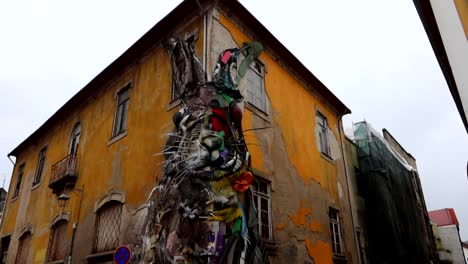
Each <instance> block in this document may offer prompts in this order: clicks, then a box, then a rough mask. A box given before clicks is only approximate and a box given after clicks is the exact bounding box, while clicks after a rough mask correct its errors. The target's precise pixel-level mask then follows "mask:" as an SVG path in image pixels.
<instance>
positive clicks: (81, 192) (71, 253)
mask: <svg viewBox="0 0 468 264" xmlns="http://www.w3.org/2000/svg"><path fill="white" fill-rule="evenodd" d="M73 191H79V192H80V204H79V205H78V218H77V220H76V222H75V223H73V233H72V238H71V243H70V256H68V264H71V263H72V257H73V244H74V243H75V234H76V229H77V228H78V222H79V221H80V214H81V204H82V202H83V192H84V185H83V186H82V187H81V189H72V192H73Z"/></svg>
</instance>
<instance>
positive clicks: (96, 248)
mask: <svg viewBox="0 0 468 264" xmlns="http://www.w3.org/2000/svg"><path fill="white" fill-rule="evenodd" d="M113 206H119V208H118V210H119V212H118V218H117V219H118V223H117V228H116V229H115V228H114V230H112V231H113V232H116V233H117V235H116V240H117V241H115V242H114V244H115V247H117V246H118V245H119V243H120V228H121V226H122V212H123V203H121V202H120V201H116V200H110V201H109V202H107V203H105V204H103V205H102V206H100V207H99V208H98V209H97V211H96V222H95V232H94V239H93V240H94V241H93V253H105V252H108V251H113V250H115V248H105V247H104V248H99V246H100V242H101V241H99V239H100V237H99V234H100V232H102V230H101V231H100V229H101V225H100V221H101V220H102V219H101V217H102V214H103V212H104V211H105V210H111V209H113V208H112V207H113Z"/></svg>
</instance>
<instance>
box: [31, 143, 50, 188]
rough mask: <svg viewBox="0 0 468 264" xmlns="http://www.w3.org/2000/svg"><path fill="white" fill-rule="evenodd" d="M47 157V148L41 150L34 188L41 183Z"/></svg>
mask: <svg viewBox="0 0 468 264" xmlns="http://www.w3.org/2000/svg"><path fill="white" fill-rule="evenodd" d="M46 155H47V146H45V147H42V148H41V150H39V157H38V159H37V168H36V174H35V175H34V180H33V183H32V185H33V186H34V185H37V184H39V183H40V182H41V178H42V173H43V172H44V164H45V159H46Z"/></svg>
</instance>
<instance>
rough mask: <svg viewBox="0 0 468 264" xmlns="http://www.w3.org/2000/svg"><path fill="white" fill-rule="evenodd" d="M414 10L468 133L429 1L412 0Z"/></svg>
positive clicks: (467, 121) (455, 85)
mask: <svg viewBox="0 0 468 264" xmlns="http://www.w3.org/2000/svg"><path fill="white" fill-rule="evenodd" d="M413 2H414V5H415V6H416V9H417V10H418V13H419V17H420V18H421V21H422V24H423V26H424V29H425V30H426V33H427V36H428V38H429V41H430V42H431V45H432V49H433V50H434V53H435V55H436V57H437V61H438V62H439V65H440V68H441V70H442V73H443V74H444V76H445V80H446V82H447V85H448V87H449V89H450V93H451V94H452V97H453V100H454V101H455V105H456V106H457V109H458V112H459V113H460V116H461V118H462V121H463V124H464V125H465V129H466V131H467V132H468V120H467V117H466V115H465V111H464V109H463V104H462V101H461V98H460V94H459V93H458V88H457V84H456V82H455V78H454V75H453V72H452V67H451V66H450V62H449V60H448V57H447V52H446V50H445V47H444V43H443V42H442V37H441V36H440V31H439V27H438V26H437V22H436V19H435V17H434V12H433V10H432V6H431V1H427V0H413Z"/></svg>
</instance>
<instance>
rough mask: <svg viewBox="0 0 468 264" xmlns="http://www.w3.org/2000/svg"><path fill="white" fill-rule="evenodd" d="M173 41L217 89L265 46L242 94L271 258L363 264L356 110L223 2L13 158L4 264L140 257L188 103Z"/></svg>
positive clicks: (142, 51)
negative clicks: (221, 60)
mask: <svg viewBox="0 0 468 264" xmlns="http://www.w3.org/2000/svg"><path fill="white" fill-rule="evenodd" d="M175 35H177V36H180V37H181V38H184V41H186V42H188V43H190V45H193V47H194V50H195V52H196V54H197V56H198V58H200V61H201V62H202V65H203V67H204V70H205V71H206V72H207V73H208V76H207V78H208V79H210V78H211V76H210V74H209V73H211V72H212V71H213V69H214V68H215V63H216V61H217V60H218V57H219V54H220V53H221V52H222V51H223V50H225V49H229V48H233V47H240V46H242V44H243V43H244V42H250V41H252V40H256V41H259V42H261V43H262V44H263V46H264V51H263V53H262V54H261V55H260V57H259V59H258V60H256V61H255V63H254V64H253V65H251V67H250V69H248V72H247V73H246V76H245V78H244V79H243V81H242V82H241V83H240V85H239V87H240V91H241V93H242V94H243V95H244V96H245V101H244V103H243V104H242V108H243V119H242V120H243V124H242V125H243V128H244V135H245V140H246V141H247V145H248V148H249V152H250V153H251V156H252V166H253V168H254V172H255V178H256V179H257V182H258V184H257V185H256V186H255V193H254V194H255V203H256V207H257V210H258V213H259V215H260V217H259V219H258V224H259V226H260V227H261V228H259V230H260V236H261V237H262V238H263V241H264V244H265V246H266V250H267V252H268V254H269V258H270V261H271V262H272V263H316V264H318V263H320V264H328V263H364V262H359V259H360V257H359V254H358V253H357V252H358V248H359V246H358V244H357V242H356V241H358V239H356V237H355V233H357V232H360V231H359V230H358V229H355V224H354V223H353V222H354V221H355V220H357V218H356V219H353V218H352V212H351V205H350V202H349V201H350V199H349V196H350V192H349V186H348V182H347V177H346V172H347V170H348V168H347V166H346V161H345V159H344V145H345V144H346V139H345V137H344V133H343V126H342V121H341V118H342V116H343V115H345V114H348V113H350V110H349V109H348V108H347V107H346V106H345V105H344V104H343V103H342V102H341V101H340V100H339V99H338V98H337V97H336V96H335V95H334V94H333V93H332V92H331V91H330V90H328V89H327V87H325V85H324V84H323V83H321V82H320V81H319V80H318V79H317V78H316V77H315V76H314V75H313V74H312V73H311V72H309V71H308V70H307V69H306V68H305V67H304V65H303V64H302V63H301V62H300V61H299V60H298V59H297V58H296V57H294V56H293V55H292V54H291V52H289V51H288V50H287V49H286V48H285V47H284V46H283V45H282V44H281V43H280V42H279V41H278V40H277V39H276V38H275V37H274V36H273V35H272V34H271V33H270V32H269V31H268V30H267V29H266V28H265V27H264V26H263V25H262V24H261V23H260V22H259V21H258V20H257V19H255V17H254V16H253V15H252V14H250V13H249V11H247V10H246V9H245V8H244V7H243V6H242V5H241V4H240V3H239V2H238V1H227V0H220V1H208V0H197V1H196V0H186V1H183V2H182V3H181V4H180V5H179V6H177V7H176V8H175V9H174V10H173V11H172V12H171V13H169V14H168V15H167V16H166V17H165V18H164V19H162V20H161V21H160V22H158V23H157V24H156V25H155V26H154V27H153V28H152V29H151V30H149V31H148V32H147V33H146V34H145V35H144V36H143V37H141V38H140V39H139V40H138V41H137V42H136V43H135V44H134V45H133V46H131V47H130V48H129V49H128V50H127V51H126V52H125V53H124V54H122V55H121V56H120V57H119V58H117V59H116V60H115V61H114V62H113V63H111V64H110V65H109V66H108V67H107V68H105V69H104V70H103V71H102V72H101V73H100V74H99V75H98V76H96V77H95V78H94V79H93V80H91V82H90V83H89V84H88V85H86V86H85V87H84V88H83V89H81V90H80V91H79V92H78V93H77V94H76V95H75V96H73V97H72V98H71V99H70V100H69V101H68V102H66V103H65V105H64V106H63V107H61V108H60V109H59V110H58V111H57V112H56V113H55V114H54V115H53V116H51V117H50V118H49V119H48V120H47V121H46V122H45V123H44V124H43V125H42V126H41V127H39V128H38V129H37V130H36V131H35V132H34V133H33V134H31V135H30V136H29V137H28V138H26V139H25V140H24V141H23V142H21V143H20V144H19V145H18V146H17V147H16V148H15V149H13V150H12V151H11V153H10V154H9V156H14V157H15V158H16V163H15V166H14V170H13V173H12V175H13V176H12V179H11V185H10V189H9V193H8V198H7V201H6V211H5V213H4V218H3V223H2V225H1V228H0V239H1V240H0V241H1V251H2V254H3V255H4V256H6V258H5V259H6V263H61V262H63V261H65V260H67V261H70V262H71V263H86V262H89V263H106V262H109V261H112V256H113V253H114V250H115V249H116V248H117V247H118V246H120V245H128V246H129V247H130V248H131V249H132V250H133V251H135V252H138V248H136V247H135V241H136V240H137V238H138V236H139V235H140V234H141V228H142V226H143V225H144V223H143V222H144V219H145V215H146V212H147V204H146V201H147V198H148V195H150V193H151V191H152V189H153V187H154V186H155V185H156V184H157V182H158V180H159V179H160V178H161V175H162V171H161V163H162V162H163V161H164V158H163V157H162V156H160V155H156V154H157V153H161V151H162V150H163V148H164V145H165V143H166V140H167V138H168V137H167V134H168V133H170V132H171V131H172V130H173V127H174V125H173V122H172V116H173V114H174V113H175V112H176V111H177V108H176V107H177V105H178V104H180V101H179V100H178V97H177V93H176V91H174V90H173V85H172V77H171V76H172V71H171V60H170V58H169V55H168V54H167V52H166V50H165V45H166V41H167V39H168V38H170V37H171V36H175ZM359 165H361V161H360V162H359ZM412 209H414V210H417V209H418V207H417V206H416V205H415V206H414V208H413V207H412ZM359 237H360V236H359ZM360 243H361V244H362V243H363V242H362V241H361V242H360ZM362 245H364V244H362ZM362 250H363V251H362V252H364V251H365V249H362ZM360 254H361V255H363V254H364V255H365V253H360ZM361 258H362V257H361Z"/></svg>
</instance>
